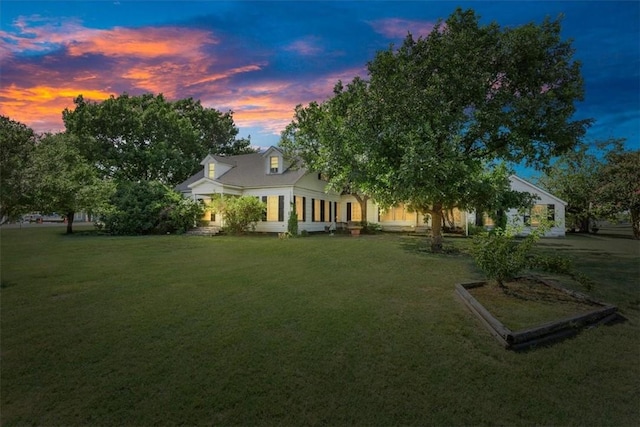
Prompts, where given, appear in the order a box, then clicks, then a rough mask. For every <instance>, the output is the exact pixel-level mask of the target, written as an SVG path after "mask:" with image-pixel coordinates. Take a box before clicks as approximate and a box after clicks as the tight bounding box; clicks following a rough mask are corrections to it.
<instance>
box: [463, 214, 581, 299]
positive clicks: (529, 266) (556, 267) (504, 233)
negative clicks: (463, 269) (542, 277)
mask: <svg viewBox="0 0 640 427" xmlns="http://www.w3.org/2000/svg"><path fill="white" fill-rule="evenodd" d="M540 222H541V226H540V227H537V228H534V229H532V230H531V232H530V234H528V235H527V236H525V237H524V238H518V234H519V233H520V231H522V227H520V226H517V225H513V224H511V225H508V226H507V227H506V228H504V229H502V228H496V229H495V230H494V231H492V232H490V233H481V234H479V235H477V236H475V237H474V238H473V246H472V248H471V254H472V256H473V258H474V260H475V262H476V265H477V266H478V268H480V269H481V270H482V271H483V272H484V274H485V275H486V276H487V278H488V279H489V280H492V281H495V283H496V284H497V285H498V286H499V287H500V288H502V289H505V288H506V283H508V282H509V281H511V280H514V279H515V278H516V277H518V276H519V275H520V274H522V273H523V272H524V271H525V270H534V269H537V270H542V271H546V272H550V273H556V274H563V275H567V276H570V277H571V278H573V279H574V280H576V281H577V282H579V283H580V284H582V285H583V286H584V287H585V288H586V289H587V290H590V289H591V288H592V286H593V282H592V281H591V280H590V279H589V278H588V277H586V276H585V275H583V274H582V273H579V272H577V271H575V270H574V268H573V264H572V262H571V260H569V259H568V258H566V257H561V256H556V255H549V254H541V253H535V252H534V246H535V244H536V242H537V241H538V240H539V239H540V238H541V237H542V236H544V234H545V233H546V232H547V231H548V230H549V228H550V226H551V224H549V223H548V222H546V220H544V219H540Z"/></svg>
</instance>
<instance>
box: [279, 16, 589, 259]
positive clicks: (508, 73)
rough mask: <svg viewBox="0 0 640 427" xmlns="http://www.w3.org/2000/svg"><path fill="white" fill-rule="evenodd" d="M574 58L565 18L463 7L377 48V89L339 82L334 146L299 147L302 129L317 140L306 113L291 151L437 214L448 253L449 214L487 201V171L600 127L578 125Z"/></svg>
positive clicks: (437, 234) (555, 151) (546, 153)
mask: <svg viewBox="0 0 640 427" xmlns="http://www.w3.org/2000/svg"><path fill="white" fill-rule="evenodd" d="M573 53H574V51H573V48H572V46H571V43H570V42H569V41H563V40H562V39H561V37H560V22H559V21H558V20H556V21H553V20H549V19H546V20H545V21H544V22H543V23H542V24H540V25H536V24H533V23H531V24H527V25H524V26H521V27H516V28H500V26H499V25H498V24H496V23H491V24H489V25H480V23H479V17H478V16H477V15H476V14H475V13H474V12H473V11H471V10H467V11H463V10H460V9H458V10H457V11H456V12H454V13H453V14H452V15H451V16H450V17H449V18H448V19H447V20H446V22H440V23H438V24H437V25H436V26H435V28H434V29H433V31H432V32H431V33H430V34H429V35H428V36H427V37H426V38H419V39H418V40H415V39H414V38H413V37H412V36H411V35H408V36H407V38H406V39H405V40H404V43H403V44H402V46H400V48H399V49H397V50H394V49H393V48H390V49H389V50H386V51H383V52H379V53H378V54H377V55H376V56H375V58H374V59H373V61H371V62H370V63H369V64H368V73H369V79H368V81H364V80H360V79H356V80H354V82H352V83H351V84H349V85H347V86H346V89H345V88H342V85H338V86H336V93H335V94H334V97H333V98H332V99H330V100H329V101H326V102H325V103H332V102H334V99H335V98H339V99H340V100H341V101H340V102H344V103H345V104H346V106H345V107H344V108H343V111H344V113H343V116H342V117H337V115H335V114H326V115H324V116H321V118H320V120H319V123H320V124H321V125H319V126H326V123H327V122H331V121H335V120H339V121H341V122H342V123H341V124H340V126H337V127H336V128H337V129H339V130H340V131H339V132H336V133H335V134H334V135H333V138H335V139H337V140H338V141H336V142H335V143H327V140H328V139H330V137H331V136H330V135H327V134H322V133H320V132H319V133H317V140H316V141H314V142H315V144H302V143H301V144H298V136H299V135H298V131H300V133H301V134H304V135H302V136H304V138H300V140H302V141H303V142H304V141H305V140H306V139H313V138H314V137H316V135H314V133H313V132H310V131H308V130H305V129H304V126H302V125H301V124H300V118H303V119H304V117H305V113H306V109H305V108H299V109H298V110H297V111H296V118H295V120H294V122H293V123H292V125H291V127H290V128H289V129H288V131H287V133H286V138H285V139H287V140H288V141H291V142H290V143H288V147H289V151H290V152H292V155H298V156H300V157H301V158H305V156H306V157H309V156H317V157H318V158H321V159H323V161H321V162H319V163H320V164H322V163H325V164H326V163H330V162H338V163H343V165H344V167H345V168H346V169H347V170H348V171H349V172H350V176H354V172H355V175H357V180H356V182H357V183H358V186H359V187H360V189H361V190H363V191H364V192H365V193H366V194H368V195H370V196H371V197H373V198H375V199H376V200H377V201H378V202H379V203H381V204H383V205H392V204H395V203H398V202H403V203H407V204H409V205H412V206H414V207H415V208H417V209H419V210H422V211H427V212H429V213H430V214H431V216H432V234H433V238H432V248H433V249H434V250H440V248H441V246H442V233H441V223H442V220H441V218H442V211H443V209H445V208H448V207H452V206H457V207H460V208H466V207H473V206H474V205H475V204H477V202H478V197H479V195H480V194H481V193H482V192H481V191H479V189H480V188H481V186H480V184H481V177H482V174H483V171H484V167H485V165H486V164H488V163H489V164H490V163H492V162H494V161H496V160H504V161H510V162H521V163H523V164H526V165H527V166H531V167H542V166H543V165H545V164H546V163H547V162H548V161H549V159H550V158H552V157H554V156H557V155H559V154H561V153H563V152H565V151H566V150H569V149H571V148H572V147H573V146H574V145H575V144H576V143H577V141H578V140H579V138H580V137H581V136H582V135H583V134H584V133H585V129H586V127H587V126H588V125H589V123H590V120H574V119H573V118H572V117H573V114H574V112H575V105H574V104H575V102H576V101H579V100H581V99H582V97H583V81H582V77H581V74H580V64H579V63H578V62H577V61H575V60H574V59H573ZM314 108H315V107H314ZM322 112H323V111H322V109H320V114H322ZM283 142H284V141H283ZM285 143H286V142H285ZM339 144H342V145H345V146H347V147H352V148H353V149H351V148H350V149H349V150H350V152H351V153H350V155H351V156H352V157H353V158H355V159H356V160H357V164H354V162H353V159H346V156H343V155H342V153H344V152H345V149H340V151H339V152H338V155H334V152H333V150H334V147H335V146H336V145H339ZM310 145H311V149H309V146H310ZM312 150H314V151H315V154H314V153H313V152H312ZM301 153H302V154H303V155H301ZM328 175H329V176H328V177H329V179H330V180H334V179H337V180H339V181H341V180H343V179H344V177H343V176H338V178H335V177H334V176H332V175H331V174H328Z"/></svg>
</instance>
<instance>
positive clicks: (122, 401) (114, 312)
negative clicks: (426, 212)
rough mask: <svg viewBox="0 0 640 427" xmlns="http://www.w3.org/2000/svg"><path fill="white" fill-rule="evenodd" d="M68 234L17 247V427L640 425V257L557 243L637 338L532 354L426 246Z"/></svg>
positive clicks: (12, 394)
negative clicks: (461, 290)
mask: <svg viewBox="0 0 640 427" xmlns="http://www.w3.org/2000/svg"><path fill="white" fill-rule="evenodd" d="M62 231H63V229H62V228H56V227H51V228H36V227H32V228H26V229H4V228H3V229H2V230H1V235H0V237H1V245H2V246H1V250H2V252H1V267H2V270H1V273H2V290H1V307H0V308H1V319H0V320H1V324H0V326H1V329H0V331H1V344H0V345H1V352H2V354H1V357H2V359H1V365H0V367H1V383H0V387H1V393H0V399H1V408H0V414H1V415H0V416H1V419H0V423H1V424H2V425H4V426H10V425H23V424H36V425H47V426H53V425H150V424H163V425H166V424H192V425H195V424H198V425H200V424H220V425H269V426H271V425H319V424H323V425H327V424H328V425H345V424H357V425H385V426H388V425H399V424H410V425H482V424H500V425H517V424H520V425H522V424H526V425H531V424H536V425H637V424H638V422H640V310H639V309H638V303H639V302H640V283H639V282H640V277H639V274H638V273H639V272H638V265H639V264H638V262H639V261H640V254H639V253H638V252H637V251H636V249H635V248H640V246H629V248H631V250H630V252H629V251H626V252H625V251H622V252H620V251H615V250H614V249H611V250H609V249H606V250H600V252H598V247H599V246H598V245H596V246H595V249H593V248H590V247H587V249H586V250H587V251H588V252H585V251H583V249H584V245H582V244H581V242H582V240H580V239H588V238H582V237H577V236H572V237H569V238H567V239H558V240H554V241H550V242H549V241H545V242H544V244H547V245H551V246H547V249H548V250H562V251H563V252H564V253H566V254H567V256H571V257H575V258H576V259H579V260H581V261H580V262H579V263H578V264H579V265H582V266H584V268H585V272H586V273H587V274H589V275H590V276H591V277H592V278H594V279H596V280H597V281H598V282H599V285H598V286H597V287H596V289H594V291H593V292H594V294H595V295H594V296H595V297H597V298H598V299H602V300H605V301H606V302H610V303H613V304H617V305H619V307H620V309H621V311H622V314H623V315H624V316H626V317H627V318H628V321H627V322H625V323H622V324H617V325H614V326H607V327H599V328H595V329H591V330H587V331H584V332H583V333H581V334H579V335H578V336H577V337H575V338H573V339H570V340H567V341H563V342H561V343H558V344H556V345H553V346H550V347H543V348H537V349H534V350H532V351H528V352H522V353H516V352H511V351H506V350H504V349H503V348H502V347H501V346H500V345H499V344H498V343H497V342H496V341H495V340H494V339H493V338H492V337H491V335H490V334H489V332H487V331H486V330H485V329H484V328H483V327H482V326H481V325H480V324H479V322H478V321H477V320H476V318H475V317H474V316H473V315H472V314H471V313H469V312H468V311H467V310H466V309H465V308H464V306H463V305H462V303H460V302H459V301H458V300H457V299H456V297H455V296H454V284H455V283H456V282H459V281H464V280H474V279H475V280H477V279H480V278H481V275H480V273H479V272H478V271H477V270H476V269H475V267H474V266H473V263H472V261H471V259H470V258H469V257H468V256H466V255H464V254H458V255H442V256H435V255H431V254H428V253H425V252H424V251H421V250H419V249H420V248H421V247H422V243H421V242H420V240H419V239H416V238H413V237H406V236H400V235H381V236H362V237H361V238H351V237H344V236H333V237H330V236H313V237H309V238H300V239H289V240H279V239H277V238H275V237H261V236H255V237H253V236H252V237H240V238H233V237H226V236H217V237H213V238H211V237H209V238H206V237H187V236H154V237H104V236H102V237H101V236H93V235H84V236H83V235H75V236H64V235H62V234H61V233H62ZM602 238H603V239H604V240H603V242H607V238H606V237H602ZM454 240H455V239H454ZM612 240H615V239H612ZM584 241H585V242H586V240H584ZM589 242H590V243H591V240H589ZM631 243H632V245H633V244H637V243H638V242H631ZM452 244H453V245H457V246H460V247H464V246H465V245H466V244H467V241H463V240H462V239H459V241H453V243H452ZM603 244H604V243H603ZM552 245H565V246H552ZM587 246H588V245H587ZM602 252H604V253H605V255H602ZM594 262H595V264H594ZM580 263H582V264H580Z"/></svg>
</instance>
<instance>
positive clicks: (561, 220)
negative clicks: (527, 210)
mask: <svg viewBox="0 0 640 427" xmlns="http://www.w3.org/2000/svg"><path fill="white" fill-rule="evenodd" d="M509 180H510V181H511V189H512V190H515V191H525V192H528V193H531V194H534V195H536V196H537V197H538V200H537V201H536V202H535V203H536V205H554V217H555V218H554V220H555V225H554V226H553V227H552V228H551V229H550V230H549V231H548V232H547V233H546V234H545V236H547V237H559V236H564V235H565V207H566V203H565V202H564V201H562V200H560V199H558V198H557V197H555V196H553V195H551V194H549V193H547V192H546V191H544V190H542V189H540V188H538V187H536V186H535V185H533V184H530V183H528V182H526V181H524V180H522V179H520V178H517V177H511V178H509ZM507 218H508V220H509V221H513V222H517V223H520V224H522V221H523V215H522V214H521V213H520V212H518V210H517V209H510V210H509V211H508V212H507ZM531 229H532V227H525V229H524V230H523V232H522V234H523V235H527V234H529V233H530V232H531Z"/></svg>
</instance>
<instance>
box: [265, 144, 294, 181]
mask: <svg viewBox="0 0 640 427" xmlns="http://www.w3.org/2000/svg"><path fill="white" fill-rule="evenodd" d="M262 157H263V158H264V170H265V173H266V174H268V175H276V174H282V173H284V171H286V170H287V168H288V167H289V164H288V163H286V164H285V161H284V154H283V153H282V151H280V150H279V149H277V148H276V147H269V149H268V150H267V151H265V152H264V154H263V155H262Z"/></svg>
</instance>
